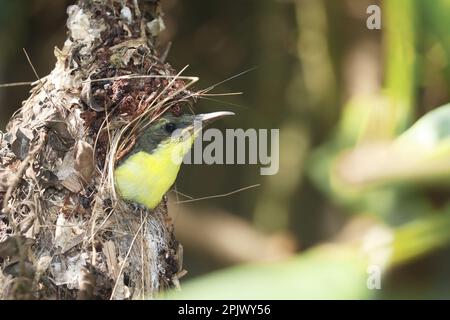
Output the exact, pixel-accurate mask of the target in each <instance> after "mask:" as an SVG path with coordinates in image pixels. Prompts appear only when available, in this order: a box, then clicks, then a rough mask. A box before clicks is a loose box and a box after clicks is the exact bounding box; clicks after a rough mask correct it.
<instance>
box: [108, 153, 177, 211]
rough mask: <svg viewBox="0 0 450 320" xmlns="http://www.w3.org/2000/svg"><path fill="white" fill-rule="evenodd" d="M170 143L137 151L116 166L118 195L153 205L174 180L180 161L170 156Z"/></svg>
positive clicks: (154, 205) (156, 203)
mask: <svg viewBox="0 0 450 320" xmlns="http://www.w3.org/2000/svg"><path fill="white" fill-rule="evenodd" d="M172 155H173V150H172V147H171V146H170V145H167V146H165V147H164V148H159V149H158V150H156V152H154V153H152V154H149V153H147V152H144V151H140V152H138V153H136V154H134V155H132V156H131V157H129V158H128V159H127V160H126V161H125V162H124V163H123V164H121V165H120V166H119V167H117V168H116V170H115V172H114V175H115V180H116V185H117V188H118V191H119V192H120V195H121V196H122V197H123V198H124V199H126V200H129V201H133V202H136V203H139V204H142V205H144V206H146V207H147V208H149V209H153V208H155V207H156V206H157V205H158V204H159V203H160V202H161V199H162V197H163V196H164V194H165V193H166V192H167V191H168V190H169V188H170V187H171V186H172V185H173V183H174V182H175V179H176V177H177V175H178V171H179V170H180V165H181V163H176V162H175V161H173V158H172Z"/></svg>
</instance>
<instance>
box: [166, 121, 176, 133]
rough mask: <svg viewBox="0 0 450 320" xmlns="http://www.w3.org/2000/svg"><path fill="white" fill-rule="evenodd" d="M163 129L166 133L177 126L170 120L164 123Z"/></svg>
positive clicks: (172, 130)
mask: <svg viewBox="0 0 450 320" xmlns="http://www.w3.org/2000/svg"><path fill="white" fill-rule="evenodd" d="M165 129H166V131H167V132H168V133H172V132H174V131H175V130H176V129H177V126H176V125H175V123H172V122H170V123H168V124H166V127H165Z"/></svg>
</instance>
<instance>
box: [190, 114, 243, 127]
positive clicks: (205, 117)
mask: <svg viewBox="0 0 450 320" xmlns="http://www.w3.org/2000/svg"><path fill="white" fill-rule="evenodd" d="M227 116H234V112H230V111H218V112H211V113H204V114H198V115H196V116H195V118H194V120H195V121H198V122H201V123H202V125H208V124H210V123H211V122H213V121H216V120H218V119H221V118H223V117H227Z"/></svg>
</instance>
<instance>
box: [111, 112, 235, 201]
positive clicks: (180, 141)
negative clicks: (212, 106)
mask: <svg viewBox="0 0 450 320" xmlns="http://www.w3.org/2000/svg"><path fill="white" fill-rule="evenodd" d="M229 115H234V113H232V112H227V111H220V112H212V113H207V114H199V115H192V114H184V115H181V116H179V117H176V116H174V115H172V114H167V115H164V116H162V117H161V118H159V119H158V120H156V121H155V122H154V123H152V124H151V125H150V126H149V127H148V128H147V129H146V130H145V131H144V132H143V134H142V135H141V136H140V137H139V139H138V141H137V143H136V145H135V146H134V147H133V149H132V150H131V151H130V152H129V154H128V156H127V157H126V158H125V159H124V160H122V161H121V162H120V163H119V165H118V166H117V167H116V169H115V171H114V176H115V180H116V185H117V188H118V190H119V193H120V195H121V197H122V198H123V199H125V200H128V201H132V202H135V203H138V204H141V205H144V206H145V207H147V208H148V209H153V208H155V207H156V206H157V205H158V204H159V203H160V202H161V200H162V197H163V196H164V194H165V193H166V192H167V191H168V190H169V188H170V187H171V186H172V185H173V183H174V182H175V179H176V177H177V175H178V171H179V170H180V166H181V162H182V159H183V157H184V156H185V155H186V153H188V152H189V150H190V148H191V147H192V144H193V142H194V140H195V138H196V137H197V136H198V134H199V132H200V131H201V129H202V126H203V125H207V124H210V123H211V122H212V121H214V120H217V119H220V118H222V117H225V116H229Z"/></svg>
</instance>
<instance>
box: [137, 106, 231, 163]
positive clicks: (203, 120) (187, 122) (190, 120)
mask: <svg viewBox="0 0 450 320" xmlns="http://www.w3.org/2000/svg"><path fill="white" fill-rule="evenodd" d="M230 115H234V113H233V112H229V111H219V112H211V113H205V114H198V115H194V114H182V115H181V116H174V115H172V114H171V113H168V114H165V115H163V116H161V117H160V118H159V119H157V120H155V121H154V122H153V123H152V124H151V125H150V126H149V127H148V128H146V129H145V130H144V131H143V133H142V134H141V136H140V137H139V139H138V141H137V143H136V145H135V147H134V148H133V149H134V150H135V151H145V152H147V153H150V154H153V153H154V152H155V151H156V150H158V149H159V150H161V149H160V148H161V147H167V146H172V147H175V146H177V147H179V150H181V151H179V152H178V154H179V156H184V154H186V153H187V152H188V151H189V148H190V147H191V145H192V143H193V141H194V140H195V138H196V137H197V136H198V134H199V132H200V131H201V130H202V128H204V127H205V126H207V125H209V124H210V123H212V122H213V121H215V120H218V119H220V118H223V117H226V116H230ZM133 153H135V152H133V151H132V152H131V154H133ZM131 154H130V155H131Z"/></svg>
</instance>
